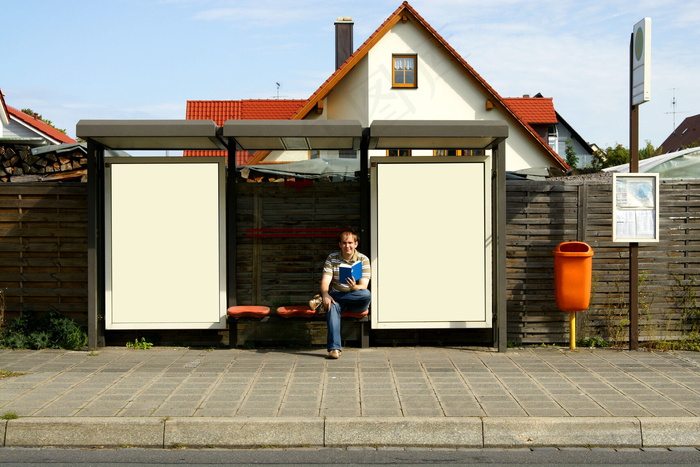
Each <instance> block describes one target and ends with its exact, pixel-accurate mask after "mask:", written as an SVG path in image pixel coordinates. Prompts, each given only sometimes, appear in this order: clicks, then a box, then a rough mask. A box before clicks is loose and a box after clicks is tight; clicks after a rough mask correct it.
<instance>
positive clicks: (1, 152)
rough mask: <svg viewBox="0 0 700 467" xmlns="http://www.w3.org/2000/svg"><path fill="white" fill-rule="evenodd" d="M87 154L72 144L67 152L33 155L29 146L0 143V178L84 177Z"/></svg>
mask: <svg viewBox="0 0 700 467" xmlns="http://www.w3.org/2000/svg"><path fill="white" fill-rule="evenodd" d="M86 179H87V157H86V155H85V153H84V152H83V151H81V150H80V149H78V148H76V149H75V150H74V151H70V152H62V153H56V152H45V153H43V154H38V155H34V154H32V150H31V148H30V147H29V146H24V145H0V181H3V182H10V181H11V182H33V181H47V182H48V181H61V180H71V181H85V180H86Z"/></svg>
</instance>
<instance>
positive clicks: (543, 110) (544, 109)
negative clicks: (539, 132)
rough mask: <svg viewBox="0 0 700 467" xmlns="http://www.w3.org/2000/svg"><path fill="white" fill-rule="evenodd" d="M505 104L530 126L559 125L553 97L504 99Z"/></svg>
mask: <svg viewBox="0 0 700 467" xmlns="http://www.w3.org/2000/svg"><path fill="white" fill-rule="evenodd" d="M503 102H505V103H506V105H508V107H510V109H511V110H512V111H513V112H514V113H515V114H516V115H517V116H518V117H519V118H520V119H521V120H522V121H524V122H525V123H527V124H528V125H537V124H555V123H557V113H556V112H555V111H554V103H553V100H552V98H551V97H504V98H503Z"/></svg>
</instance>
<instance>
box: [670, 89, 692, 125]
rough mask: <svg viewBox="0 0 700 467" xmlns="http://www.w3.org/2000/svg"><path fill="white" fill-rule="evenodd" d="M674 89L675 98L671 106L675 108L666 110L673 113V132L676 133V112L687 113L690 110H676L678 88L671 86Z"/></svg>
mask: <svg viewBox="0 0 700 467" xmlns="http://www.w3.org/2000/svg"><path fill="white" fill-rule="evenodd" d="M671 90H672V91H673V99H672V100H671V106H672V107H673V110H672V111H671V112H666V114H673V133H672V134H674V135H675V134H676V114H687V113H688V112H680V111H677V110H676V88H671Z"/></svg>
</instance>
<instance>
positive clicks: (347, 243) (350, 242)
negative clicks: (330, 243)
mask: <svg viewBox="0 0 700 467" xmlns="http://www.w3.org/2000/svg"><path fill="white" fill-rule="evenodd" d="M338 245H339V246H340V251H342V252H343V256H344V257H345V258H346V259H348V258H351V257H352V256H353V255H354V254H355V249H356V248H357V242H356V241H355V237H354V236H353V235H351V234H347V235H343V238H342V240H341V241H339V242H338Z"/></svg>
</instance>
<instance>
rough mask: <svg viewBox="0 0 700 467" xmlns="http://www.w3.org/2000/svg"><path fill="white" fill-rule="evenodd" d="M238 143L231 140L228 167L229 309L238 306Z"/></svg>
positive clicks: (227, 263)
mask: <svg viewBox="0 0 700 467" xmlns="http://www.w3.org/2000/svg"><path fill="white" fill-rule="evenodd" d="M236 198H237V194H236V142H235V141H234V140H233V138H229V144H228V164H227V166H226V297H227V298H226V300H227V302H228V303H227V307H232V306H236V305H238V301H237V300H236V263H237V257H238V245H237V243H236V212H237V209H236Z"/></svg>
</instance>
